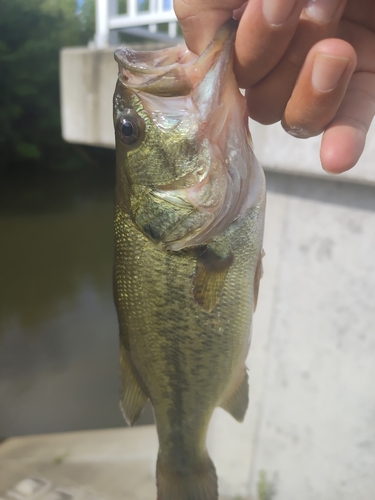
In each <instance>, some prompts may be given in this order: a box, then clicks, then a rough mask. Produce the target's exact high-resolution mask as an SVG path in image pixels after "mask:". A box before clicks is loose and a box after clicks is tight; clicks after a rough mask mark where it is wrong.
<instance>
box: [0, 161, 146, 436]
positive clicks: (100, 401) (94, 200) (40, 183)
mask: <svg viewBox="0 0 375 500" xmlns="http://www.w3.org/2000/svg"><path fill="white" fill-rule="evenodd" d="M109 158H112V157H111V156H110V154H109ZM113 163H114V162H112V161H111V162H110V164H109V165H108V168H94V167H92V168H87V169H86V170H83V171H82V170H80V171H74V172H65V173H52V172H49V173H39V174H35V172H34V173H31V175H25V173H22V175H17V176H13V177H12V178H9V177H7V178H5V179H1V187H0V242H1V244H0V438H4V437H7V436H12V435H22V434H31V433H42V432H60V431H69V430H79V429H92V428H102V427H116V426H123V425H124V421H123V418H122V415H121V413H120V410H119V406H118V399H119V382H118V372H119V370H118V326H117V318H116V312H115V308H114V305H113V299H112V260H113V193H114V169H113ZM141 422H142V420H141ZM143 422H150V413H149V412H148V413H147V412H146V415H145V416H144V417H143Z"/></svg>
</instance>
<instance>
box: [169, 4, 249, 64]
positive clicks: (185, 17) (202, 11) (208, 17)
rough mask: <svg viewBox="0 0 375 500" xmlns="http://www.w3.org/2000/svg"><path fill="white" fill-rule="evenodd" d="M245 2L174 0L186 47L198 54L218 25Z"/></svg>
mask: <svg viewBox="0 0 375 500" xmlns="http://www.w3.org/2000/svg"><path fill="white" fill-rule="evenodd" d="M245 2H246V0H174V1H173V6H174V10H175V13H176V16H177V19H178V21H179V24H180V26H181V29H182V33H183V34H184V38H185V42H186V45H187V47H188V49H190V50H191V51H192V52H194V53H195V54H198V55H200V54H201V53H202V52H203V51H204V50H205V48H206V47H207V45H208V44H209V43H210V41H211V40H212V39H213V38H214V36H215V34H216V32H217V30H218V29H219V28H220V26H222V25H223V24H224V23H225V22H226V21H228V19H231V18H232V17H233V11H234V10H236V9H239V8H240V7H241V6H242V5H243V4H244V3H245Z"/></svg>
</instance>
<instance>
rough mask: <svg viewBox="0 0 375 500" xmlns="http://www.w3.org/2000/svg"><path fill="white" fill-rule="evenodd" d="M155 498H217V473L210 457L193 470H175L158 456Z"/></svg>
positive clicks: (163, 499)
mask: <svg viewBox="0 0 375 500" xmlns="http://www.w3.org/2000/svg"><path fill="white" fill-rule="evenodd" d="M156 484H157V488H158V496H157V500H217V499H218V488H217V475H216V470H215V466H214V464H213V462H212V460H211V458H210V457H209V456H208V455H206V457H205V459H204V460H202V462H201V463H199V464H198V466H197V467H196V468H194V470H191V471H189V472H180V471H176V470H175V469H174V468H173V467H171V466H169V465H167V464H166V463H163V461H162V460H161V458H160V454H159V456H158V461H157V464H156Z"/></svg>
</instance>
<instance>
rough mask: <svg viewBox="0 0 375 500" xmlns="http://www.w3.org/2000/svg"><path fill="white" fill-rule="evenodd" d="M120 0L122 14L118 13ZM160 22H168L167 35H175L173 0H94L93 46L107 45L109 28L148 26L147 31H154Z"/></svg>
mask: <svg viewBox="0 0 375 500" xmlns="http://www.w3.org/2000/svg"><path fill="white" fill-rule="evenodd" d="M120 2H121V3H122V6H123V7H125V10H126V12H125V13H124V14H118V12H119V8H118V7H119V4H120ZM160 23H168V35H169V36H170V37H171V38H174V37H175V36H176V34H177V21H176V15H175V13H174V10H173V0H96V33H95V46H96V47H97V48H103V47H106V46H107V45H108V41H109V32H110V30H111V29H119V28H131V27H136V26H148V29H149V31H151V32H155V31H157V25H158V24H160Z"/></svg>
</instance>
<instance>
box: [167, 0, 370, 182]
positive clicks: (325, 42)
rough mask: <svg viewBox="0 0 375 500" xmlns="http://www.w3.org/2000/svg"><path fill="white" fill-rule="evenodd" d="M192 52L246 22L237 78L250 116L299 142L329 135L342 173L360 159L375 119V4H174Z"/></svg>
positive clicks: (309, 0)
mask: <svg viewBox="0 0 375 500" xmlns="http://www.w3.org/2000/svg"><path fill="white" fill-rule="evenodd" d="M174 7H175V11H176V15H177V18H178V20H179V22H180V25H181V28H182V31H183V33H184V36H185V40H186V44H187V46H188V48H189V49H190V50H192V51H193V52H195V53H196V54H200V53H201V52H202V51H203V50H204V49H205V48H206V46H207V44H208V43H209V41H210V40H212V38H213V37H214V35H215V33H216V31H217V29H218V28H219V27H220V26H221V25H222V24H224V23H225V21H226V20H228V19H230V18H231V17H233V16H234V17H235V18H237V19H239V20H240V22H239V26H238V31H237V36H236V44H235V73H236V76H237V80H238V83H239V85H240V87H243V88H245V89H247V90H246V98H247V102H248V109H249V115H250V116H251V118H253V119H255V120H257V121H259V122H260V123H263V124H270V123H275V122H277V121H279V120H281V121H282V125H283V127H284V128H285V130H286V131H287V132H289V133H290V134H292V135H294V136H296V137H301V138H305V137H312V136H315V135H318V134H320V133H322V132H323V137H322V142H321V149H320V158H321V162H322V166H323V168H324V169H325V170H326V171H327V172H331V173H341V172H344V171H346V170H348V169H350V168H351V167H353V166H354V165H355V164H356V163H357V161H358V159H359V158H360V156H361V154H362V152H363V148H364V145H365V140H366V134H367V131H368V128H369V126H370V124H371V121H372V118H373V117H374V114H375V1H374V0H250V1H249V2H245V1H244V0H174Z"/></svg>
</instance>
